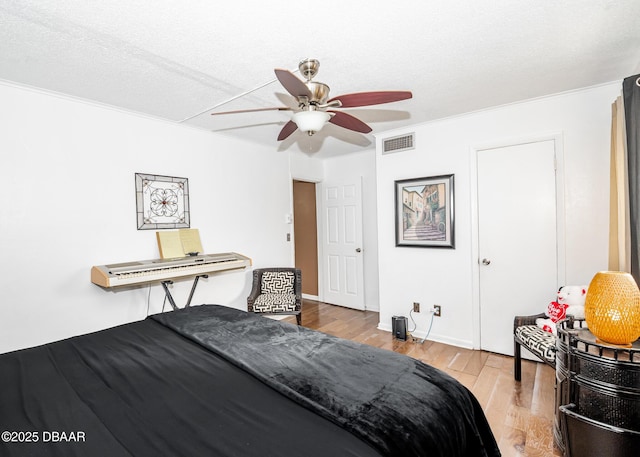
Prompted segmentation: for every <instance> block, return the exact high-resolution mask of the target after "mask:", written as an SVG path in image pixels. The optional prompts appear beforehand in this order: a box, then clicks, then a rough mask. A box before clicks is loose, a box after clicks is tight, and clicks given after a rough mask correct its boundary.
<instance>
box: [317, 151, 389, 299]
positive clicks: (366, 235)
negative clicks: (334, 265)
mask: <svg viewBox="0 0 640 457" xmlns="http://www.w3.org/2000/svg"><path fill="white" fill-rule="evenodd" d="M324 173H325V176H327V177H331V179H336V180H340V179H342V178H345V179H351V178H353V177H354V176H362V243H363V244H362V255H363V260H364V301H365V309H367V310H368V311H378V310H379V309H380V302H379V300H378V296H379V295H378V294H379V291H378V222H377V217H378V215H377V203H376V198H377V193H376V155H375V151H374V150H373V149H371V150H367V151H363V152H359V153H353V154H348V155H344V156H340V157H334V158H331V159H325V160H324Z"/></svg>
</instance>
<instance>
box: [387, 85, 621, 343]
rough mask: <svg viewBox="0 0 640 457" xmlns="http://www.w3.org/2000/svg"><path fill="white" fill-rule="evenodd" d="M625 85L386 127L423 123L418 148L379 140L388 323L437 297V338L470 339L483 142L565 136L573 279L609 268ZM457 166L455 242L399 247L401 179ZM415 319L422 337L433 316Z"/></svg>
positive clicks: (568, 247)
mask: <svg viewBox="0 0 640 457" xmlns="http://www.w3.org/2000/svg"><path fill="white" fill-rule="evenodd" d="M620 87H621V86H620V83H619V82H616V83H611V84H607V85H603V86H598V87H593V88H589V89H585V90H582V91H576V92H571V93H565V94H560V95H556V96H552V97H546V98H542V99H537V100H532V101H529V102H525V103H519V104H513V105H509V106H504V107H499V108H495V109H491V110H486V111H482V112H477V113H471V114H468V115H464V116H459V117H455V118H450V119H443V120H440V121H437V122H431V123H428V124H423V125H416V126H414V127H413V128H411V129H404V130H396V131H394V132H387V135H386V136H387V137H391V136H395V135H400V134H403V133H408V132H411V131H415V133H416V149H414V150H411V151H405V152H399V153H395V154H388V155H384V156H383V155H382V154H381V153H380V151H381V141H382V139H383V138H378V139H377V154H376V158H377V192H378V194H377V195H378V234H379V269H380V328H384V329H387V330H389V329H390V328H391V317H392V316H393V315H405V316H407V315H408V314H409V310H410V309H411V304H412V302H414V301H418V302H421V303H422V304H423V305H422V306H423V309H424V308H425V305H426V306H431V305H432V304H434V303H438V304H440V305H442V310H443V316H442V317H440V318H435V320H434V324H433V328H432V333H431V336H430V338H431V339H435V340H440V341H444V342H448V343H452V344H457V345H461V346H467V347H472V345H473V338H472V335H473V334H474V330H476V329H475V328H474V326H476V325H477V322H475V323H474V322H473V321H472V312H473V308H472V306H473V303H474V301H475V300H476V299H477V297H476V295H477V291H474V287H473V283H474V281H475V280H476V278H475V273H474V272H475V271H477V268H474V265H475V264H476V263H477V259H475V258H473V246H474V243H475V242H476V241H475V240H473V238H472V236H473V233H472V232H473V221H472V207H473V206H472V205H473V202H472V197H473V195H475V189H472V188H471V186H472V182H473V176H474V174H475V169H474V168H473V163H474V162H473V152H472V151H473V149H474V148H478V147H481V146H483V145H488V144H496V143H509V142H511V141H514V142H515V141H518V140H520V139H523V138H530V137H532V136H545V135H549V134H558V133H559V134H561V135H562V138H563V140H564V145H563V146H564V147H563V150H564V173H565V175H564V183H565V189H564V194H565V211H566V214H565V231H566V233H565V238H566V272H565V281H566V284H585V283H586V284H588V283H589V281H590V280H591V278H592V277H593V275H594V274H595V273H596V272H597V271H598V270H602V269H606V268H607V248H608V241H607V240H608V219H607V218H608V202H609V200H608V196H609V192H608V179H609V138H610V123H611V103H612V102H613V101H614V99H615V97H616V96H617V95H619V92H620ZM449 173H454V174H455V231H456V233H455V241H456V248H455V250H451V249H425V248H408V247H395V228H394V181H395V180H398V179H405V178H417V177H423V176H435V175H441V174H449ZM523 293H526V291H523ZM514 299H517V297H514ZM541 311H543V309H542V308H541ZM505 312H508V310H505ZM414 317H415V318H416V322H417V325H418V331H417V332H416V335H418V336H424V333H425V331H426V330H427V328H428V326H429V321H430V315H429V314H428V313H425V312H422V313H420V314H418V315H416V314H414Z"/></svg>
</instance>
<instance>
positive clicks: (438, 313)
mask: <svg viewBox="0 0 640 457" xmlns="http://www.w3.org/2000/svg"><path fill="white" fill-rule="evenodd" d="M441 312H442V309H441V308H440V305H433V315H434V316H436V317H440V316H441V315H442V314H441Z"/></svg>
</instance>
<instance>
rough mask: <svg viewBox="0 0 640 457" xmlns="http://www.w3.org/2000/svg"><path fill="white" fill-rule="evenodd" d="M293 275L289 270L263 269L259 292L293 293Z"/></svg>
mask: <svg viewBox="0 0 640 457" xmlns="http://www.w3.org/2000/svg"><path fill="white" fill-rule="evenodd" d="M294 279H295V276H294V274H293V272H291V271H265V272H263V273H262V283H261V284H260V292H262V293H263V294H293V293H295V292H294V289H293V281H294Z"/></svg>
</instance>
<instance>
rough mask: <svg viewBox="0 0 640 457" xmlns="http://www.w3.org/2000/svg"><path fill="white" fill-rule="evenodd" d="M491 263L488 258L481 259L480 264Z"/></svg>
mask: <svg viewBox="0 0 640 457" xmlns="http://www.w3.org/2000/svg"><path fill="white" fill-rule="evenodd" d="M490 263H491V260H489V259H482V265H489V264H490Z"/></svg>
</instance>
